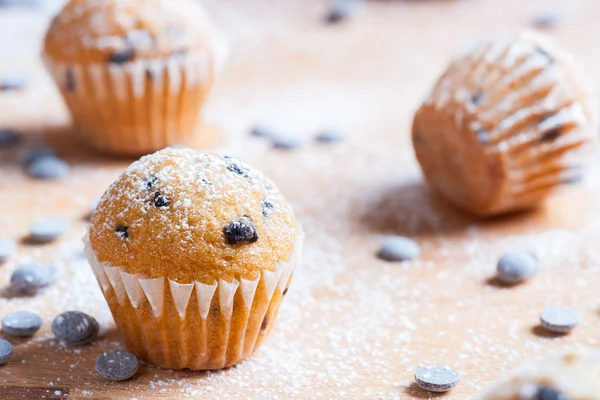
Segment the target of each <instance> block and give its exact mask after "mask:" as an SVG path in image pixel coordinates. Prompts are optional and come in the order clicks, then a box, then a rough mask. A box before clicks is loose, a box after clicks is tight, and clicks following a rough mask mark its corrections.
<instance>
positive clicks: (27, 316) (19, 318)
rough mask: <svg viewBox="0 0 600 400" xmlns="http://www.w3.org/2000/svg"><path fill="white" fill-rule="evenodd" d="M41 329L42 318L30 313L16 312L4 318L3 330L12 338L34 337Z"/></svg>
mask: <svg viewBox="0 0 600 400" xmlns="http://www.w3.org/2000/svg"><path fill="white" fill-rule="evenodd" d="M41 327H42V318H41V317H40V316H39V315H37V314H36V313H32V312H30V311H14V312H11V313H9V314H7V315H6V316H5V317H4V318H2V330H3V331H4V332H6V333H8V334H9V335H12V336H17V337H29V336H33V335H35V334H36V333H37V331H39V330H40V328H41Z"/></svg>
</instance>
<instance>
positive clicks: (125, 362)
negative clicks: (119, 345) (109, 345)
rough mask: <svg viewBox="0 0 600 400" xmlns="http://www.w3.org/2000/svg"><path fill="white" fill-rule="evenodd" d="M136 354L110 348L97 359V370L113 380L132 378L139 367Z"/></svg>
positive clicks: (104, 376)
mask: <svg viewBox="0 0 600 400" xmlns="http://www.w3.org/2000/svg"><path fill="white" fill-rule="evenodd" d="M139 365H140V364H139V361H138V359H137V357H136V356H134V355H133V354H131V353H130V352H128V351H126V350H109V351H105V352H104V353H102V354H100V356H99V357H98V358H97V359H96V372H98V375H100V376H101V377H103V378H105V379H108V380H111V381H125V380H127V379H129V378H132V377H133V376H134V375H135V374H136V373H137V372H138V369H139Z"/></svg>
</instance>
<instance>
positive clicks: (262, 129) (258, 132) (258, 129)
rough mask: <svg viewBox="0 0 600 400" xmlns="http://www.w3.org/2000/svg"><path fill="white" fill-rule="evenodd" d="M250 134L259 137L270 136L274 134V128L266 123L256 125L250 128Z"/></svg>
mask: <svg viewBox="0 0 600 400" xmlns="http://www.w3.org/2000/svg"><path fill="white" fill-rule="evenodd" d="M250 134H251V135H252V136H256V137H260V138H270V137H272V136H276V135H277V134H276V133H275V130H274V129H273V128H270V127H268V126H266V125H256V126H254V127H253V128H252V129H251V130H250Z"/></svg>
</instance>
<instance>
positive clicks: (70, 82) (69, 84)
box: [65, 68, 77, 92]
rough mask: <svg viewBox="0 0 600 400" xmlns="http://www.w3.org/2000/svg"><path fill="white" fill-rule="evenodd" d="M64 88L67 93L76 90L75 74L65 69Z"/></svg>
mask: <svg viewBox="0 0 600 400" xmlns="http://www.w3.org/2000/svg"><path fill="white" fill-rule="evenodd" d="M65 88H66V89H67V90H68V91H69V92H74V91H75V89H77V83H76V79H75V73H74V72H73V70H71V69H69V68H67V76H66V79H65Z"/></svg>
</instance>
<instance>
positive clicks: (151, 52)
mask: <svg viewBox="0 0 600 400" xmlns="http://www.w3.org/2000/svg"><path fill="white" fill-rule="evenodd" d="M214 33H215V32H214V28H213V26H212V24H211V23H210V21H209V19H208V16H207V15H206V13H205V12H204V10H203V9H202V8H201V7H200V5H199V4H198V2H197V1H194V0H70V1H69V2H68V3H67V4H66V5H65V7H64V8H63V9H62V10H61V12H60V13H59V14H58V16H57V17H56V18H55V19H54V20H53V21H52V23H51V24H50V28H49V29H48V32H47V34H46V39H45V43H44V48H45V52H46V54H48V55H50V56H51V57H53V58H56V59H59V60H61V61H66V62H110V63H116V64H122V63H125V62H128V61H132V60H135V59H137V58H144V59H146V58H156V57H166V56H170V55H174V54H182V53H185V52H186V51H189V50H192V49H198V48H201V47H203V46H205V45H206V44H207V43H209V41H210V40H211V37H212V36H213V35H214Z"/></svg>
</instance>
